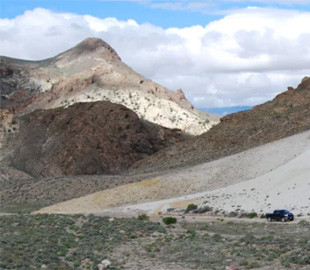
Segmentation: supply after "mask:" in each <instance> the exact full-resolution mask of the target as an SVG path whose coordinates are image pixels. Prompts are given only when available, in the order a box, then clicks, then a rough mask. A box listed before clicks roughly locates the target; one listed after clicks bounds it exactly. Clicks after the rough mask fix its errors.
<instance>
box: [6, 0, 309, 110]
mask: <svg viewBox="0 0 310 270" xmlns="http://www.w3.org/2000/svg"><path fill="white" fill-rule="evenodd" d="M0 4H1V9H0V11H1V17H0V55H5V56H9V57H14V58H21V59H29V60H39V59H45V58H48V57H52V56H55V55H57V54H59V53H61V52H63V51H65V50H67V49H69V48H71V47H73V46H74V45H76V44H77V43H79V42H81V41H82V40H83V39H85V38H87V37H98V38H101V39H103V40H104V41H106V42H108V43H109V44H110V45H111V46H112V47H113V48H114V49H115V50H116V51H117V53H118V54H119V55H120V57H121V59H122V60H123V62H124V63H126V64H127V65H129V66H130V67H132V68H133V69H134V70H135V71H137V72H138V73H140V74H142V75H143V76H145V77H147V78H150V79H152V80H153V81H155V82H157V83H160V84H161V85H163V86H166V87H167V88H169V89H171V90H177V89H180V88H181V89H182V90H183V91H184V93H185V96H186V97H187V98H188V99H189V100H190V101H191V102H192V103H193V104H194V106H196V107H199V108H212V107H235V106H253V105H257V104H261V103H263V102H265V101H267V100H270V99H272V98H273V97H274V96H275V95H277V94H279V93H280V92H283V91H285V90H286V87H287V86H293V87H296V86H297V85H298V83H299V82H300V81H301V79H302V78H303V77H305V76H310V64H309V63H310V27H309V25H310V12H309V10H310V0H293V1H290V0H272V1H265V0H255V1H254V0H253V1H246V0H218V1H215V0H207V1H201V0H195V1H190V0H173V1H164V0H160V1H158V0H131V1H115V0H114V1H107V0H61V1H60V0H28V1H26V0H0Z"/></svg>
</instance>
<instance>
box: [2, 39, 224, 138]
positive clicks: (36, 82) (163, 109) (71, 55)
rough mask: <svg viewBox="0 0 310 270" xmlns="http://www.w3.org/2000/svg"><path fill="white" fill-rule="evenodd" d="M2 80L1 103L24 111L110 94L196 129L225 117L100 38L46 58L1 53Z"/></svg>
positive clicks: (159, 118) (141, 111) (161, 121)
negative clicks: (130, 62)
mask: <svg viewBox="0 0 310 270" xmlns="http://www.w3.org/2000/svg"><path fill="white" fill-rule="evenodd" d="M0 82H1V84H0V85H1V107H2V108H9V109H10V110H11V111H13V112H17V113H19V114H25V113H29V112H33V111H34V110H37V109H51V108H57V107H68V106H71V105H73V104H75V103H78V102H95V101H102V100H104V101H111V102H113V103H117V104H121V105H124V106H126V107H127V108H129V109H131V110H133V111H134V112H136V113H137V114H138V116H139V117H140V118H142V119H145V120H148V121H150V122H152V123H155V124H158V125H161V126H164V127H168V128H178V129H181V130H182V131H184V132H187V133H189V134H192V135H198V134H201V133H203V132H206V131H207V130H208V129H210V128H211V127H212V126H213V125H215V124H217V123H218V121H219V117H218V116H216V115H211V114H206V113H203V112H201V111H199V110H196V109H195V108H194V107H193V106H192V104H191V103H190V102H189V101H187V100H186V98H185V96H184V93H183V92H182V90H178V91H175V92H174V91H170V90H168V89H166V88H165V87H162V86H160V85H158V84H156V83H154V82H152V81H151V80H149V79H146V78H144V77H143V76H141V75H139V74H137V73H136V72H134V71H133V70H132V69H131V68H129V67H128V66H127V65H125V64H124V63H123V62H122V61H121V59H120V57H119V56H118V55H117V53H116V52H115V51H114V49H113V48H111V47H110V46H109V45H108V44H107V43H105V42H104V41H102V40H100V39H97V38H89V39H86V40H84V41H83V42H81V43H80V44H78V45H77V46H75V47H74V48H72V49H70V50H68V51H66V52H64V53H61V54H59V55H57V56H55V57H53V58H50V59H46V60H42V61H23V60H17V59H10V58H7V57H1V58H0Z"/></svg>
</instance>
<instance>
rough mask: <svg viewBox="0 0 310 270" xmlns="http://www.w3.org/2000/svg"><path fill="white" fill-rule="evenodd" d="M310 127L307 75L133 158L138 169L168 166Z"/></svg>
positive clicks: (238, 149)
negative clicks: (248, 107) (270, 96)
mask: <svg viewBox="0 0 310 270" xmlns="http://www.w3.org/2000/svg"><path fill="white" fill-rule="evenodd" d="M309 129H310V78H309V77H305V78H304V79H303V80H302V82H301V83H300V84H299V86H298V87H297V88H296V89H293V88H292V87H288V90H287V91H285V92H283V93H282V94H279V95H278V96H276V97H275V98H274V99H273V100H271V101H268V102H266V103H264V104H262V105H259V106H255V107H253V109H252V110H248V111H243V112H239V113H234V114H230V115H227V116H226V117H223V118H221V122H220V123H219V124H218V125H216V126H214V127H212V128H211V129H210V130H209V131H208V132H206V133H204V134H202V135H200V136H197V137H195V138H193V139H191V140H189V141H185V142H182V143H179V144H176V145H173V146H171V147H169V148H166V149H164V150H162V151H159V152H158V153H156V154H155V155H153V156H152V157H149V158H146V159H144V160H143V161H141V162H137V164H135V166H136V167H137V168H140V169H141V170H143V171H144V170H146V171H149V170H152V171H154V170H157V169H159V168H160V169H161V170H163V169H170V168H174V167H181V166H183V167H184V166H189V165H194V164H200V163H203V162H208V161H212V160H215V159H218V158H220V157H224V156H228V155H231V154H235V153H239V152H242V151H244V150H247V149H249V148H252V147H256V146H259V145H263V144H266V143H269V142H273V141H276V140H279V139H281V138H285V137H288V136H291V135H294V134H297V133H300V132H302V131H306V130H309Z"/></svg>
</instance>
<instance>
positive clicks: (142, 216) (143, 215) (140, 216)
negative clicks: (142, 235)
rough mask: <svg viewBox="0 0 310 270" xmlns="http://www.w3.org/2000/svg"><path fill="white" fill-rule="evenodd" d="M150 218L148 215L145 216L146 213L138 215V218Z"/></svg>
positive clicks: (146, 219)
mask: <svg viewBox="0 0 310 270" xmlns="http://www.w3.org/2000/svg"><path fill="white" fill-rule="evenodd" d="M149 219H150V217H149V216H147V215H146V214H141V215H139V216H138V220H145V221H148V220H149Z"/></svg>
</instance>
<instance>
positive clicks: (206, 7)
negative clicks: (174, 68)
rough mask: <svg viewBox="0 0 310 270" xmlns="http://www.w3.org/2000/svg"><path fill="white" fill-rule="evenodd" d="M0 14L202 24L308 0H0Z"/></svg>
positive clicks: (306, 5) (302, 6) (304, 5)
mask: <svg viewBox="0 0 310 270" xmlns="http://www.w3.org/2000/svg"><path fill="white" fill-rule="evenodd" d="M0 2H1V17H2V18H10V19H12V18H14V17H16V16H18V15H21V14H23V13H24V12H25V11H26V10H32V9H34V8H37V7H42V8H46V9H49V10H52V11H54V12H70V13H75V14H80V15H84V14H89V15H93V16H95V17H98V18H105V17H115V18H117V19H119V20H128V19H133V20H135V21H136V22H138V23H140V24H142V23H151V24H154V25H157V26H161V27H163V28H168V27H187V26H192V25H197V24H198V25H206V24H208V23H209V22H211V21H213V20H215V19H219V18H221V17H223V16H224V15H225V14H227V13H229V12H231V11H232V10H236V9H242V8H246V7H248V6H255V7H268V8H271V7H272V8H280V9H295V10H310V1H308V0H296V1H286V0H274V1H264V0H257V1H246V0H245V1H244V0H243V1H242V0H239V1H238V0H233V1H229V0H227V1H214V0H210V1H187V0H174V1H157V0H153V1H152V0H136V1H135V0H131V1H117V0H114V1H113V0H112V1H108V0H1V1H0Z"/></svg>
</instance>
